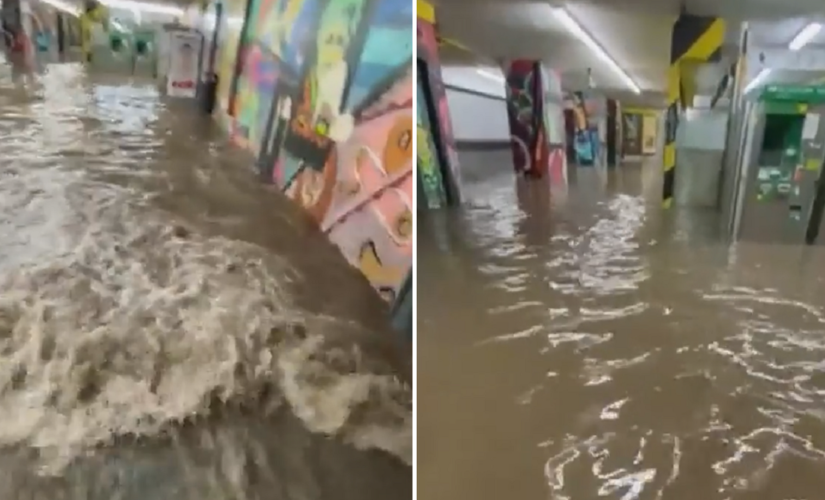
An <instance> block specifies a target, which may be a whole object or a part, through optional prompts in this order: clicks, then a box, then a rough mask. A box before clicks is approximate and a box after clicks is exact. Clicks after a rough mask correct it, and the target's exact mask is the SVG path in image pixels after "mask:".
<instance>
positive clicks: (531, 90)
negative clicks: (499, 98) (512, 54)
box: [506, 59, 567, 185]
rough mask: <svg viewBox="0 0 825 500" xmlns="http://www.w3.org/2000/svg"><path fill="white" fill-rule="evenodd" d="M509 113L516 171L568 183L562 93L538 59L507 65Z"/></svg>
mask: <svg viewBox="0 0 825 500" xmlns="http://www.w3.org/2000/svg"><path fill="white" fill-rule="evenodd" d="M506 75H507V87H506V90H507V115H508V118H509V123H510V143H511V147H512V153H513V166H514V167H515V169H516V172H518V173H521V174H524V175H526V176H529V177H536V178H542V177H545V176H548V177H549V179H550V182H551V183H553V184H557V185H566V184H567V168H566V164H565V162H564V155H563V154H562V153H561V151H563V150H564V136H563V134H561V133H560V132H559V127H560V122H561V119H560V116H559V115H561V104H560V102H561V95H560V94H561V92H560V85H559V83H558V82H557V80H551V78H550V75H549V73H547V72H546V71H545V70H544V69H543V68H542V66H541V64H540V63H539V62H538V61H531V60H524V59H521V60H516V61H512V62H510V63H509V64H508V65H507V71H506Z"/></svg>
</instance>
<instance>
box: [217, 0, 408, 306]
mask: <svg viewBox="0 0 825 500" xmlns="http://www.w3.org/2000/svg"><path fill="white" fill-rule="evenodd" d="M250 1H252V2H253V3H252V4H251V5H250V8H249V12H250V16H249V21H248V24H247V29H246V33H245V34H244V35H243V39H244V41H245V43H242V44H241V50H240V51H239V60H238V63H239V64H238V66H239V69H240V71H239V74H238V81H237V92H236V94H235V97H234V98H235V103H234V104H235V105H234V110H233V111H234V113H233V114H232V116H231V117H230V119H229V123H228V125H229V128H230V133H231V136H232V138H233V140H234V141H235V142H236V143H237V144H239V145H241V146H242V147H245V148H248V149H249V150H251V151H252V152H253V153H254V154H255V155H256V156H257V157H258V168H259V170H260V173H261V175H262V177H263V178H264V179H266V180H267V181H268V182H272V183H273V184H275V185H277V186H279V187H280V188H281V189H282V190H283V191H284V192H285V193H286V195H287V196H289V197H290V198H292V199H293V200H294V201H295V202H296V203H298V204H299V205H301V206H302V207H303V208H304V209H306V210H307V212H308V213H309V214H310V215H311V217H312V218H313V219H314V220H315V221H316V222H317V224H318V225H319V227H320V228H321V229H322V230H323V231H325V232H326V233H327V235H328V236H329V238H330V239H331V240H332V241H333V242H334V243H335V244H336V245H338V247H339V248H340V249H341V251H342V252H343V254H344V256H345V257H346V259H347V260H348V261H349V262H350V263H351V264H352V265H354V266H357V267H358V268H359V269H360V270H361V271H362V272H363V273H364V275H365V276H366V277H367V279H369V280H370V282H371V283H372V284H373V286H374V287H375V288H376V289H377V290H378V291H379V293H381V295H382V296H384V297H385V298H387V299H388V300H391V299H393V298H394V296H395V294H396V291H397V288H398V287H399V286H400V284H401V281H402V280H403V278H404V276H405V274H406V273H407V271H408V269H409V268H410V265H411V260H412V142H413V141H412V138H413V135H412V134H413V120H412V118H413V117H412V86H413V82H412V43H411V40H412V19H413V7H412V3H411V2H410V1H409V0H250ZM239 5H240V4H239ZM236 10H237V9H236ZM241 37H242V33H241V30H231V29H230V30H229V33H228V34H227V37H226V38H227V42H226V44H225V47H226V48H225V50H223V51H222V54H229V53H233V58H234V53H238V51H235V52H233V50H232V46H233V45H234V46H235V47H236V48H237V46H238V42H239V40H241ZM222 67H223V70H222V71H223V72H224V73H226V72H228V74H229V76H224V75H222V82H224V81H230V80H231V73H232V70H231V69H230V68H233V67H234V61H231V62H228V61H227V59H226V58H222ZM221 91H222V94H221V106H222V107H223V108H224V109H226V106H227V105H228V103H229V95H228V91H229V85H225V84H224V85H222V86H221Z"/></svg>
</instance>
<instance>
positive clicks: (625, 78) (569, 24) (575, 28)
mask: <svg viewBox="0 0 825 500" xmlns="http://www.w3.org/2000/svg"><path fill="white" fill-rule="evenodd" d="M553 14H554V15H555V16H556V18H557V19H558V20H559V21H561V23H562V24H564V27H565V28H567V30H568V31H570V33H572V34H573V35H575V36H576V38H578V39H579V40H581V41H582V42H584V44H585V45H587V48H589V49H590V50H591V51H593V52H594V53H595V54H596V55H597V56H598V57H599V59H601V60H602V61H603V62H604V63H605V64H607V66H608V67H609V68H610V69H611V70H612V71H613V73H615V74H616V76H618V77H619V78H620V79H621V80H622V82H624V84H625V85H627V87H628V88H630V90H632V91H633V92H634V93H636V94H641V93H642V89H641V88H639V86H638V85H637V84H636V82H635V81H633V78H631V77H630V75H628V74H627V72H625V70H623V69H622V68H621V67H620V66H619V64H618V63H617V62H616V61H615V60H614V59H613V58H612V57H610V56H609V55H608V54H607V52H605V50H604V49H603V48H602V46H601V45H599V43H598V42H596V40H594V39H593V37H592V36H590V34H589V33H588V32H587V31H585V29H584V28H582V26H581V25H580V24H579V22H578V21H576V20H575V19H573V16H571V15H570V13H569V12H567V9H565V8H564V7H553Z"/></svg>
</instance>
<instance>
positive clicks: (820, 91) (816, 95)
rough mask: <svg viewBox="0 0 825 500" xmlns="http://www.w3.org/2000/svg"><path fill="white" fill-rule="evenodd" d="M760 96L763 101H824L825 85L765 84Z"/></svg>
mask: <svg viewBox="0 0 825 500" xmlns="http://www.w3.org/2000/svg"><path fill="white" fill-rule="evenodd" d="M760 98H761V99H762V100H764V101H786V102H788V101H790V102H799V103H825V87H822V86H813V85H766V86H765V88H764V89H763V90H762V94H761V96H760Z"/></svg>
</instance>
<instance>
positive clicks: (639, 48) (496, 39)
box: [438, 0, 825, 106]
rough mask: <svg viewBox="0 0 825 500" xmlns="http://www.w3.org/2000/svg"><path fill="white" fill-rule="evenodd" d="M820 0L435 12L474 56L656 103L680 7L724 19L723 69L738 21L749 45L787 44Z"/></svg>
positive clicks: (468, 3)
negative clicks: (529, 64) (567, 25)
mask: <svg viewBox="0 0 825 500" xmlns="http://www.w3.org/2000/svg"><path fill="white" fill-rule="evenodd" d="M562 4H564V5H566V6H567V8H568V11H569V12H570V13H571V15H572V16H573V17H575V18H576V20H577V21H578V22H579V23H580V24H581V25H582V27H583V28H584V29H585V30H586V31H587V32H588V33H590V34H591V36H592V37H593V38H594V39H595V40H596V41H597V42H598V43H599V44H600V45H601V46H602V47H603V48H604V49H605V51H606V52H607V53H608V54H609V55H610V56H611V57H612V58H613V59H614V60H615V61H616V62H617V63H618V64H619V65H620V66H621V67H622V68H623V69H624V70H625V71H626V72H627V73H628V74H629V75H630V76H631V78H633V79H634V80H635V81H636V83H637V84H638V85H639V86H640V87H642V88H643V89H644V90H645V92H643V94H642V95H640V96H637V95H635V94H633V93H631V92H629V91H628V89H627V88H626V86H625V85H624V84H623V83H622V80H621V79H620V78H618V77H617V76H616V75H614V74H613V73H612V72H611V71H609V69H608V68H607V67H606V65H605V64H604V63H603V62H602V61H600V60H599V59H598V58H597V57H596V56H595V54H594V53H593V52H591V51H590V50H589V49H588V48H587V47H586V46H585V45H584V44H583V43H582V42H581V41H579V40H578V39H576V38H575V37H573V36H572V35H570V34H569V33H568V32H567V31H566V30H565V29H564V26H563V25H561V24H560V23H559V22H558V21H557V20H555V18H554V16H553V15H552V8H551V6H553V5H556V6H558V5H562ZM822 5H823V4H822V0H785V1H780V0H686V1H685V2H682V1H680V0H621V1H619V0H576V1H570V2H564V1H563V0H549V1H546V2H540V1H539V2H536V1H523V0H517V1H508V0H438V16H439V29H440V30H441V32H442V34H443V35H444V36H447V37H452V38H455V39H457V40H459V41H461V42H463V43H465V44H466V45H468V46H469V47H470V48H471V49H472V50H473V52H474V53H475V54H476V55H477V59H478V60H479V61H490V60H498V61H500V60H505V59H514V58H522V57H523V58H536V59H540V60H542V61H543V62H544V63H545V64H547V65H548V66H550V67H553V68H554V69H556V70H558V71H559V72H560V74H561V75H562V82H563V85H564V86H565V88H566V89H568V90H576V89H582V88H586V87H587V86H588V84H589V81H590V80H589V79H588V69H591V70H592V73H591V76H592V81H594V82H595V84H596V87H597V88H599V89H602V90H604V92H605V93H606V94H607V95H609V96H611V97H616V98H619V99H622V100H623V101H624V102H626V103H629V104H632V105H650V106H659V105H662V104H663V103H664V91H665V88H666V84H667V82H666V72H667V66H668V64H669V59H670V38H671V33H672V25H673V22H674V20H675V18H676V16H677V15H678V14H679V12H680V9H681V8H682V6H684V7H685V8H686V9H687V11H688V12H690V13H692V14H696V15H710V16H720V17H724V18H725V19H727V20H728V31H727V36H726V47H725V61H724V62H723V63H720V64H721V65H720V68H721V67H722V66H727V65H728V64H729V62H730V61H733V57H734V54H735V51H736V45H737V44H738V38H739V26H740V24H741V22H742V21H745V20H748V21H749V22H750V23H751V26H752V28H756V29H754V30H753V31H752V36H754V37H755V38H754V39H753V40H754V41H755V43H757V44H773V45H787V43H788V42H789V41H790V40H791V39H792V38H793V37H794V36H795V35H796V33H798V32H799V30H800V29H801V28H802V27H803V26H804V25H805V24H806V23H808V22H810V21H811V20H814V19H819V20H822V19H823V17H825V16H820V15H819V14H818V13H819V12H821V11H822ZM818 44H825V30H824V31H823V33H820V35H819V37H818V38H817V39H816V40H814V42H813V43H812V46H816V45H818ZM717 69H718V68H717ZM714 71H715V70H714ZM717 72H718V73H720V74H721V73H723V71H721V70H720V71H717Z"/></svg>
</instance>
